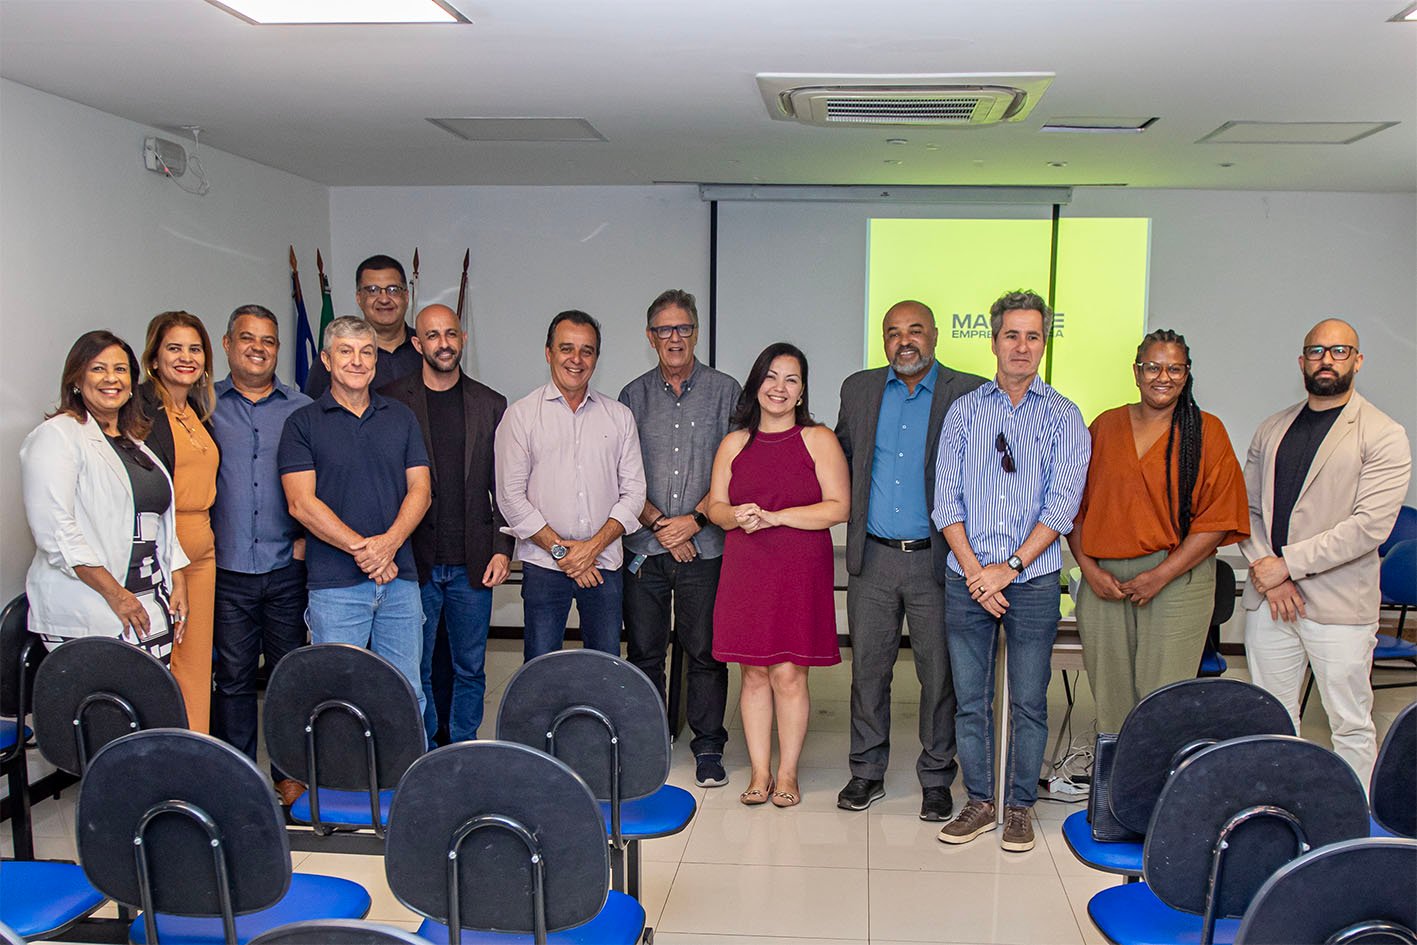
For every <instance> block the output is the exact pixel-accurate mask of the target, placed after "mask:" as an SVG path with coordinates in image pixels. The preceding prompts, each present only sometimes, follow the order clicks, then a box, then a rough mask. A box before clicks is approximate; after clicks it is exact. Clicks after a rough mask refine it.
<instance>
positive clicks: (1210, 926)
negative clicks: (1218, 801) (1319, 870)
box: [1201, 804, 1309, 945]
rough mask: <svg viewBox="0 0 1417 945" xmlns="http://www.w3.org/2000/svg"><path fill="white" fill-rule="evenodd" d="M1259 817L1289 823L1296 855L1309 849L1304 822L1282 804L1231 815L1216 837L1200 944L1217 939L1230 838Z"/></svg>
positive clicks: (1268, 805)
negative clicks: (1218, 910) (1221, 894)
mask: <svg viewBox="0 0 1417 945" xmlns="http://www.w3.org/2000/svg"><path fill="white" fill-rule="evenodd" d="M1260 818H1274V819H1277V820H1279V821H1281V822H1283V823H1285V824H1287V825H1288V826H1289V829H1290V830H1291V831H1293V833H1294V841H1295V844H1296V846H1297V849H1298V852H1297V853H1295V854H1294V855H1295V856H1302V855H1304V854H1305V853H1308V852H1309V837H1308V835H1307V834H1306V833H1305V832H1304V825H1303V824H1301V823H1300V822H1299V818H1298V817H1295V816H1294V815H1293V814H1292V813H1290V812H1289V811H1287V810H1285V809H1284V808H1282V807H1277V806H1275V805H1273V804H1256V805H1255V806H1253V807H1247V808H1245V809H1244V810H1242V811H1237V812H1236V813H1234V814H1232V815H1231V816H1230V818H1229V819H1228V820H1226V821H1225V825H1224V826H1222V827H1221V828H1220V833H1219V834H1218V835H1217V836H1216V838H1215V850H1214V852H1212V854H1211V863H1210V878H1209V879H1208V880H1207V881H1206V886H1205V913H1204V914H1203V916H1202V919H1201V945H1212V943H1213V942H1214V941H1215V923H1216V920H1217V919H1218V918H1219V917H1218V916H1217V915H1216V912H1217V906H1218V905H1219V897H1220V889H1221V883H1222V882H1223V881H1224V870H1225V854H1226V853H1227V851H1229V849H1230V837H1231V835H1232V834H1234V833H1235V831H1236V830H1237V829H1239V828H1240V826H1241V825H1243V824H1246V823H1249V822H1250V821H1253V820H1258V819H1260Z"/></svg>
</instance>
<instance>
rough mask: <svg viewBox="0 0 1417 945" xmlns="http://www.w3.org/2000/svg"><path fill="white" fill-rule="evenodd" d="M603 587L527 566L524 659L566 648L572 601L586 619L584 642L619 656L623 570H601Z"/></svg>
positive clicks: (524, 574)
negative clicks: (584, 583) (590, 585)
mask: <svg viewBox="0 0 1417 945" xmlns="http://www.w3.org/2000/svg"><path fill="white" fill-rule="evenodd" d="M600 573H601V575H602V576H603V577H604V578H605V583H604V584H597V585H596V586H595V587H580V586H578V585H577V584H576V582H575V581H573V580H571V579H570V578H568V577H567V576H566V575H565V574H563V573H561V572H560V571H553V570H551V569H550V568H541V567H537V566H536V565H534V564H523V565H522V623H523V625H524V626H525V628H526V629H525V632H524V634H523V640H522V654H523V656H524V657H525V658H526V659H528V660H531V659H535V658H536V657H538V656H541V655H542V654H544V653H551V652H553V651H555V650H559V649H561V644H562V643H564V642H565V640H566V618H567V617H568V616H570V613H571V601H573V600H574V601H575V602H576V612H577V613H578V614H580V618H581V640H582V642H583V643H584V644H585V647H586V649H588V650H602V651H604V652H606V653H614V654H615V655H616V656H619V655H620V627H621V603H622V601H623V598H624V593H625V585H624V582H623V578H622V576H621V574H620V572H619V571H618V570H615V571H610V570H606V569H604V568H602V569H601V571H600Z"/></svg>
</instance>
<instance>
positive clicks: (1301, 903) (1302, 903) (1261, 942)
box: [1235, 837, 1417, 945]
mask: <svg viewBox="0 0 1417 945" xmlns="http://www.w3.org/2000/svg"><path fill="white" fill-rule="evenodd" d="M1365 923H1382V924H1390V925H1395V926H1397V927H1398V928H1400V929H1405V930H1406V931H1407V935H1408V940H1409V941H1411V940H1414V939H1417V840H1400V839H1395V838H1391V837H1364V838H1361V839H1358V840H1344V841H1342V842H1341V843H1335V844H1332V845H1330V846H1326V847H1322V848H1320V849H1318V850H1314V851H1313V852H1311V853H1306V854H1304V855H1303V856H1301V857H1299V859H1297V860H1294V861H1293V862H1290V863H1286V864H1285V865H1284V866H1281V867H1280V868H1279V870H1278V872H1276V873H1275V874H1274V875H1273V876H1271V877H1270V878H1269V879H1268V880H1266V881H1265V883H1264V885H1263V886H1261V887H1260V889H1259V892H1257V893H1255V898H1254V901H1253V902H1251V903H1250V908H1249V909H1248V910H1246V912H1245V918H1244V919H1243V920H1241V922H1240V929H1239V931H1238V932H1237V933H1236V935H1235V945H1291V943H1293V942H1332V941H1336V940H1339V938H1338V937H1339V936H1341V935H1342V934H1343V933H1344V932H1350V934H1351V932H1352V931H1353V930H1355V929H1356V927H1359V926H1362V925H1363V924H1365ZM1347 940H1348V941H1354V940H1355V939H1347ZM1357 940H1358V941H1365V942H1366V941H1392V939H1368V938H1363V939H1357Z"/></svg>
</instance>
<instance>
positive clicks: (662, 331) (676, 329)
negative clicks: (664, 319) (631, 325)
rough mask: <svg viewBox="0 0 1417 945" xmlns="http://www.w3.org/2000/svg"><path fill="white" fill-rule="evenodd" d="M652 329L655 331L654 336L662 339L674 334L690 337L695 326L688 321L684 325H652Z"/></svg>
mask: <svg viewBox="0 0 1417 945" xmlns="http://www.w3.org/2000/svg"><path fill="white" fill-rule="evenodd" d="M650 331H652V332H654V336H655V337H656V338H660V339H664V338H669V337H670V336H672V335H678V336H679V337H680V338H688V337H689V336H690V335H692V334H693V333H694V326H693V325H690V324H687V323H686V324H683V325H652V326H650Z"/></svg>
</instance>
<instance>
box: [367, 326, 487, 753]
mask: <svg viewBox="0 0 1417 945" xmlns="http://www.w3.org/2000/svg"><path fill="white" fill-rule="evenodd" d="M464 340H465V335H464V334H463V330H462V326H461V325H460V324H459V323H458V317H457V314H456V313H455V312H454V311H453V310H452V309H450V308H448V307H447V306H446V305H429V306H428V307H427V308H425V309H423V310H422V311H420V312H419V313H418V318H417V319H416V321H415V323H414V333H413V347H414V348H415V349H417V351H418V353H419V355H420V356H421V357H422V359H423V367H422V370H421V371H419V372H417V373H414V374H410V375H408V376H406V377H401V378H399V379H398V380H396V381H394V382H393V383H392V384H390V385H389V386H387V387H385V388H384V389H383V390H382V391H381V393H383V394H384V395H385V396H387V397H389V398H391V399H393V400H398V401H401V402H402V403H404V404H406V405H407V406H408V407H409V408H410V409H411V410H413V414H414V416H415V417H417V418H418V425H419V427H420V428H421V429H422V430H423V441H424V444H425V445H426V446H427V448H428V456H429V457H430V459H431V460H432V476H433V504H432V506H431V507H430V508H429V509H428V514H427V515H426V516H424V518H423V521H422V523H421V524H419V526H418V528H417V529H416V530H415V531H414V533H413V558H414V563H415V564H416V565H417V567H418V584H419V589H420V591H421V593H422V596H423V667H422V668H423V691H424V695H425V698H426V700H427V705H426V707H425V709H424V713H423V723H424V727H425V728H426V729H427V733H428V744H429V747H432V745H433V743H434V735H435V734H436V733H437V732H438V731H439V730H440V728H443V729H446V730H447V733H448V735H447V737H448V738H449V739H450V740H451V741H454V742H460V741H466V740H468V739H472V738H476V737H477V729H478V727H479V726H480V725H481V724H482V701H483V695H484V693H485V692H486V689H487V676H486V673H485V672H484V670H483V661H484V657H485V655H486V653H487V627H488V624H489V623H491V620H492V588H494V587H496V586H497V585H498V584H501V583H502V582H503V581H505V580H506V579H507V571H508V569H509V567H510V565H511V555H512V539H511V537H510V536H508V535H504V534H502V531H501V528H502V526H504V525H506V524H507V523H506V520H505V519H504V518H503V517H502V514H501V513H500V512H499V511H498V510H497V500H496V491H497V488H496V481H495V479H494V474H493V457H492V439H493V434H494V433H495V432H496V430H497V424H498V423H499V422H501V419H502V414H503V412H504V411H505V410H506V409H507V398H506V397H503V396H502V395H501V394H499V393H497V392H496V391H495V390H493V389H492V388H490V387H488V386H486V385H485V384H480V383H478V382H477V381H475V380H473V379H472V378H470V377H468V376H467V375H466V374H464V373H463V371H462V367H461V363H462V351H463V343H464ZM440 618H441V619H442V620H443V623H444V626H445V627H446V629H447V639H448V647H447V649H446V650H443V649H441V648H435V646H434V644H435V643H436V642H437V637H438V624H439V619H440ZM435 650H436V652H437V653H439V654H440V655H441V656H442V657H443V658H448V659H450V661H451V664H452V667H451V673H452V679H453V687H452V700H451V705H450V706H449V711H448V716H449V717H448V718H445V719H441V720H440V719H439V713H438V708H437V706H436V704H435V703H436V701H437V700H435V699H434V696H433V661H434V653H435ZM439 675H440V678H441V677H442V676H445V675H446V673H445V672H443V673H440V674H439Z"/></svg>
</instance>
